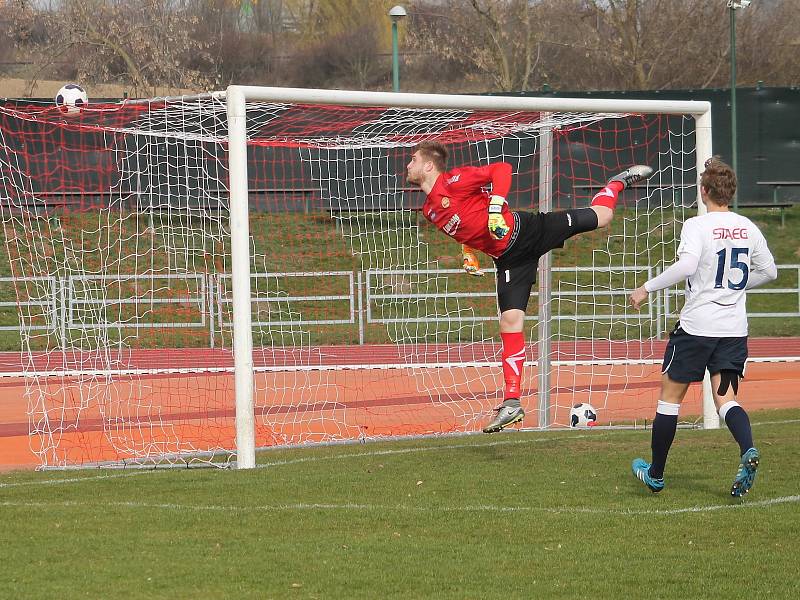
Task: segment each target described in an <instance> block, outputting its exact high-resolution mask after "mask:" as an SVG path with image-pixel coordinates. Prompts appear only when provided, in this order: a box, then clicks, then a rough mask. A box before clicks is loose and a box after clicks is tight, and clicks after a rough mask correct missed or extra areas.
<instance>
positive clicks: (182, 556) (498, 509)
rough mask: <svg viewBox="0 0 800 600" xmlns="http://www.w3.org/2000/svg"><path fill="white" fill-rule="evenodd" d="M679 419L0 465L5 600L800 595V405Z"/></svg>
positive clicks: (1, 590)
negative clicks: (201, 458)
mask: <svg viewBox="0 0 800 600" xmlns="http://www.w3.org/2000/svg"><path fill="white" fill-rule="evenodd" d="M751 416H752V419H753V422H754V435H755V438H756V441H757V444H758V446H759V447H760V448H761V450H762V454H763V460H762V465H761V469H760V470H759V475H758V478H757V480H756V485H755V487H754V488H753V491H752V492H751V493H750V494H749V495H748V496H747V497H746V498H745V499H744V500H743V501H739V500H733V499H731V497H730V496H729V491H728V490H729V486H730V483H731V481H732V477H733V474H734V473H735V470H736V459H737V456H738V453H737V447H736V445H735V443H734V442H733V440H732V439H731V437H730V435H729V433H728V432H727V430H726V429H722V430H716V431H702V430H680V431H679V432H678V435H677V438H676V442H675V444H674V446H673V451H672V454H671V456H670V463H669V464H668V467H667V473H666V482H667V487H666V489H665V490H664V492H662V493H661V494H660V495H653V494H651V493H650V492H648V491H646V490H645V489H644V488H643V487H641V486H640V484H639V483H638V482H637V481H636V480H634V479H633V477H632V476H631V474H630V461H631V459H632V458H634V457H635V456H645V457H649V439H650V433H649V431H641V430H639V431H631V430H628V431H608V430H588V431H553V432H549V433H539V432H523V433H519V432H515V433H504V434H497V435H494V436H483V435H475V436H466V437H447V438H439V439H425V440H409V441H404V442H394V443H374V444H373V443H370V444H367V445H355V446H332V447H315V448H307V449H296V450H280V451H278V450H275V451H269V452H265V453H262V454H260V455H259V457H258V459H259V466H260V467H261V468H258V469H255V470H252V471H241V472H237V471H220V470H210V469H197V470H190V469H183V470H163V471H157V472H152V471H124V472H120V471H96V470H93V471H77V472H45V473H31V472H15V473H5V474H2V475H0V541H2V548H3V568H2V570H0V597H2V598H148V599H152V598H170V599H173V598H193V599H198V598H214V599H216V598H459V599H461V598H503V599H505V598H637V599H638V598H751V597H757V598H783V599H786V598H797V597H800V580H798V577H797V557H798V555H800V486H799V485H798V482H797V465H798V464H800V445H799V444H798V440H799V439H800V411H798V410H793V411H761V412H755V413H753V414H752V415H751Z"/></svg>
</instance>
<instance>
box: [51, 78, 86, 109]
mask: <svg viewBox="0 0 800 600" xmlns="http://www.w3.org/2000/svg"><path fill="white" fill-rule="evenodd" d="M87 102H89V96H87V95H86V90H84V89H83V88H82V87H81V86H79V85H78V84H77V83H67V84H66V85H64V86H63V87H62V88H61V89H60V90H58V93H57V94H56V106H58V109H59V110H60V111H61V112H62V113H64V114H65V115H77V114H78V113H80V112H81V108H83V106H84V105H85V104H86V103H87Z"/></svg>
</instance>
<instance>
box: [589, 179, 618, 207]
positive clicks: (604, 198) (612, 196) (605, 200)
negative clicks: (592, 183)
mask: <svg viewBox="0 0 800 600" xmlns="http://www.w3.org/2000/svg"><path fill="white" fill-rule="evenodd" d="M624 187H625V186H623V185H622V182H621V181H611V182H610V183H609V184H608V185H607V186H606V187H604V188H603V189H602V190H600V191H599V192H597V194H595V196H594V198H592V205H593V206H605V207H607V208H610V209H611V210H614V209H615V208H616V207H617V199H618V198H619V193H620V192H621V191H622V190H623V188H624Z"/></svg>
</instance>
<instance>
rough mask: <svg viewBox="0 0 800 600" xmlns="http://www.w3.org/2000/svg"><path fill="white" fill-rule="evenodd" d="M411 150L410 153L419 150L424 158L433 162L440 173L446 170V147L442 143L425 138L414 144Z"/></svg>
mask: <svg viewBox="0 0 800 600" xmlns="http://www.w3.org/2000/svg"><path fill="white" fill-rule="evenodd" d="M411 152H412V154H413V153H414V152H419V153H420V155H421V156H422V157H423V158H424V159H425V160H429V161H431V162H433V164H434V166H435V167H436V170H437V171H439V172H440V173H444V172H445V171H446V170H447V148H445V147H444V144H440V143H439V142H435V141H433V140H425V141H424V142H420V143H419V144H417V145H416V146H414V147H413V148H412V150H411Z"/></svg>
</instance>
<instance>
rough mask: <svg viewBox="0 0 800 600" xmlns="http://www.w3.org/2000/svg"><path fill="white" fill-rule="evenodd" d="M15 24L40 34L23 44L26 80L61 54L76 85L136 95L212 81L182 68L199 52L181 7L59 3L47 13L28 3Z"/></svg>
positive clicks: (158, 0)
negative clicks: (27, 56)
mask: <svg viewBox="0 0 800 600" xmlns="http://www.w3.org/2000/svg"><path fill="white" fill-rule="evenodd" d="M18 23H19V24H20V25H21V26H22V27H23V29H27V30H33V28H34V27H35V25H37V24H38V25H40V26H43V27H44V30H45V31H46V35H45V36H43V37H42V38H41V39H34V38H33V37H27V39H26V40H25V41H26V43H27V44H28V48H29V50H31V51H32V52H33V53H34V56H35V57H36V67H37V71H36V72H34V73H33V74H32V79H36V78H37V77H38V74H39V73H41V72H42V71H43V70H44V69H46V68H47V67H48V66H49V65H51V64H52V63H53V62H54V61H55V60H56V59H57V58H58V57H61V56H64V55H65V54H66V55H70V56H71V57H72V59H73V60H74V61H75V67H76V76H77V77H78V78H79V79H81V80H82V81H87V82H114V83H124V84H126V85H129V86H131V88H132V90H133V92H134V93H136V94H146V93H152V91H153V88H155V87H156V86H167V87H175V88H204V87H207V86H208V85H209V83H211V80H212V76H210V74H209V70H208V69H207V68H206V69H203V70H201V69H200V68H190V67H187V66H186V64H187V61H188V59H189V58H193V59H195V61H196V60H197V58H198V57H203V55H204V54H205V47H204V45H203V44H202V43H198V42H197V41H196V40H195V39H194V38H193V37H192V34H193V31H194V27H195V26H196V25H197V19H196V17H194V16H193V15H191V14H189V13H188V12H187V11H186V7H185V6H184V5H183V3H181V2H168V1H166V0H63V2H61V3H60V4H59V5H57V6H56V7H55V8H53V9H48V8H42V9H37V8H36V7H35V6H33V5H32V4H29V5H28V6H27V7H26V9H25V10H24V11H21V13H20V16H19V17H18ZM203 71H205V72H203Z"/></svg>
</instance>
